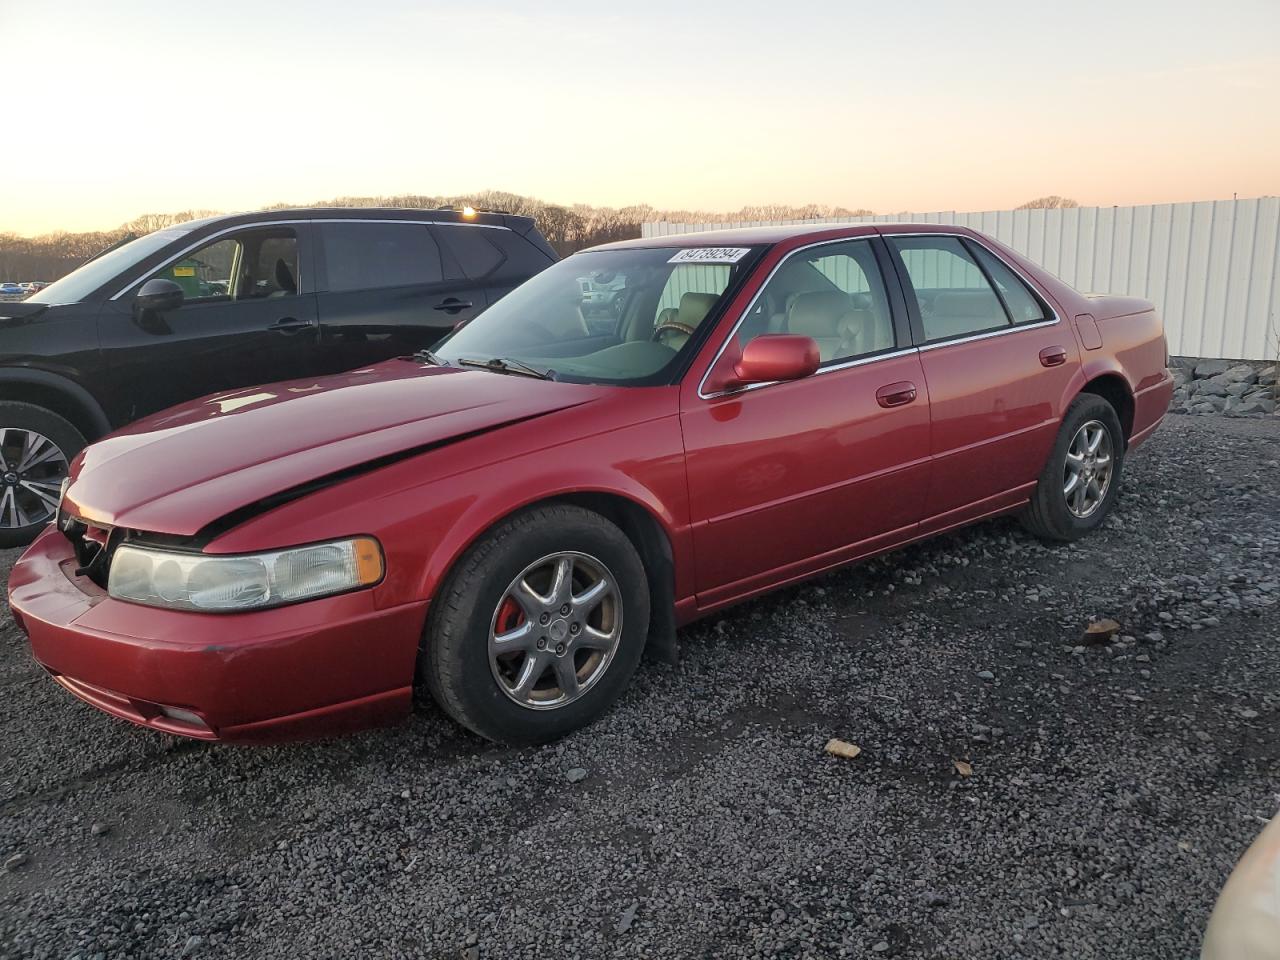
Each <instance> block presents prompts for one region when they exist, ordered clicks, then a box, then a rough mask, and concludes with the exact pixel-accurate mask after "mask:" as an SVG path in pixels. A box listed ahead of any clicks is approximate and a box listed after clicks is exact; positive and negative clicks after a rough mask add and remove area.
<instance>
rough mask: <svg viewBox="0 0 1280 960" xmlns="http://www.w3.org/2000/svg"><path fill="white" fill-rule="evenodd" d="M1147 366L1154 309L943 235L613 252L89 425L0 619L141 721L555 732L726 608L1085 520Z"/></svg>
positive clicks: (1135, 413)
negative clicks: (437, 720)
mask: <svg viewBox="0 0 1280 960" xmlns="http://www.w3.org/2000/svg"><path fill="white" fill-rule="evenodd" d="M595 288H607V289H609V290H611V291H614V292H615V293H616V296H615V300H614V304H615V306H614V309H613V310H612V311H610V316H608V317H607V318H601V317H599V316H596V315H595V314H594V313H592V314H591V315H590V316H588V315H586V314H584V312H583V309H582V307H583V302H584V297H585V296H587V293H586V292H585V291H589V290H591V289H595ZM1166 366H1167V356H1166V348H1165V341H1164V335H1163V332H1162V329H1161V324H1160V320H1159V319H1158V317H1157V315H1156V313H1155V311H1154V310H1153V308H1152V306H1151V304H1149V303H1147V302H1145V301H1142V300H1135V299H1131V298H1125V297H1086V296H1082V295H1081V294H1079V293H1077V292H1075V291H1074V290H1072V289H1071V288H1069V287H1067V286H1066V285H1064V284H1063V283H1062V282H1060V281H1059V280H1057V279H1055V278H1054V277H1052V276H1050V275H1048V274H1046V273H1045V272H1043V271H1042V270H1039V269H1037V268H1036V267H1035V266H1034V265H1033V264H1031V263H1029V262H1027V261H1026V260H1024V259H1023V258H1021V257H1020V256H1018V255H1017V254H1015V253H1014V252H1013V251H1011V250H1009V249H1007V248H1005V247H1003V246H1001V245H1000V244H998V243H996V242H994V241H992V240H991V239H989V238H987V237H984V236H982V235H980V234H977V233H974V232H972V231H969V230H965V229H959V228H954V227H947V226H940V225H928V224H900V225H889V224H866V225H841V226H831V225H821V226H804V227H799V226H789V227H773V228H760V229H749V230H734V231H725V232H717V233H705V234H694V235H688V236H682V237H660V238H652V239H645V240H636V241H628V242H623V243H617V244H611V245H608V246H603V247H597V248H595V249H592V250H588V251H586V252H583V253H579V254H577V255H575V256H572V257H569V258H568V259H566V260H564V261H562V262H560V263H558V264H556V265H554V266H552V267H550V268H549V269H547V270H546V271H545V272H543V273H541V274H539V275H538V276H536V277H534V278H533V279H531V280H529V281H528V282H527V283H525V284H524V285H523V286H522V287H520V288H518V289H517V290H516V291H514V292H513V293H511V294H509V295H508V296H507V297H506V298H504V299H503V300H501V301H499V302H498V303H497V304H495V305H494V306H493V307H491V308H490V309H489V310H488V311H486V312H485V313H483V314H482V315H480V316H479V317H477V318H476V319H475V320H473V321H471V322H470V323H468V324H467V325H465V326H463V327H461V328H460V329H458V330H456V331H455V332H454V333H453V334H451V335H450V336H449V337H448V338H447V339H446V340H445V341H444V342H442V343H441V344H439V345H437V346H436V348H435V350H434V352H429V351H424V352H422V353H420V354H418V355H416V356H413V357H405V358H402V359H398V360H392V361H388V362H386V363H383V364H380V365H378V366H374V367H369V368H367V369H360V370H354V371H352V372H350V373H347V374H344V375H340V376H336V377H332V378H328V379H323V380H319V381H298V382H287V383H277V384H271V385H268V386H263V387H258V388H254V389H250V390H241V391H238V392H235V393H229V394H222V395H216V396H212V397H208V398H206V399H203V400H198V401H195V402H192V403H189V404H186V405H184V406H181V407H177V408H174V409H172V410H169V411H167V412H165V413H162V414H159V415H157V416H155V417H152V418H151V419H148V420H145V421H143V422H140V423H137V424H135V425H133V426H132V427H129V428H128V429H126V430H123V431H121V432H119V433H116V434H114V435H112V436H110V437H107V438H106V439H104V440H102V441H101V442H99V443H95V444H94V445H92V446H90V447H89V448H88V449H86V450H85V451H84V452H83V453H82V454H81V455H80V456H79V457H77V458H76V461H75V463H74V464H73V465H72V469H71V478H70V480H69V481H68V486H67V487H66V488H65V490H64V494H63V497H62V500H61V504H60V509H59V511H58V517H57V520H56V522H55V524H54V525H51V526H50V527H49V528H48V529H47V530H46V531H45V532H44V533H43V534H41V536H40V537H39V538H38V539H37V540H36V541H35V543H34V544H32V546H31V547H30V548H29V549H28V551H27V552H26V554H25V555H24V556H23V558H22V559H21V561H19V563H18V564H17V565H16V566H15V567H14V570H13V575H12V577H11V578H10V581H9V591H10V603H11V605H12V608H13V611H14V615H15V617H16V618H17V620H18V622H19V623H20V624H21V625H22V627H23V628H24V629H25V630H26V631H27V633H28V634H29V636H30V640H31V646H32V650H33V652H34V654H35V657H36V659H37V660H38V661H39V662H40V663H41V664H43V665H44V666H45V667H46V668H47V669H48V671H49V673H50V675H51V676H52V677H53V678H54V680H56V681H57V682H58V683H59V684H61V685H62V686H63V687H65V688H66V689H67V690H69V691H70V692H71V693H73V694H75V695H76V696H78V697H80V698H81V699H83V700H86V701H88V702H89V703H91V704H93V705H94V706H97V707H99V708H101V709H102V710H105V711H107V712H108V713H112V714H114V715H116V716H118V717H123V718H125V719H127V720H131V721H133V722H135V723H139V724H144V725H146V726H149V727H153V728H155V729H158V730H164V731H167V732H170V733H176V734H182V735H185V736H190V737H198V738H203V739H208V740H272V739H285V738H292V737H301V736H314V735H319V734H329V733H334V732H340V731H344V730H350V729H353V728H357V727H361V726H366V725H370V724H376V723H386V722H390V721H393V720H396V719H397V718H400V717H402V716H404V715H405V714H406V713H407V712H408V711H409V710H410V706H411V703H412V694H413V691H414V687H415V686H416V685H421V686H423V687H425V688H426V689H427V690H429V691H430V692H431V693H432V694H433V695H434V696H435V698H436V699H437V700H438V701H439V703H440V704H441V706H442V707H443V708H444V709H445V710H446V711H447V712H448V713H449V714H450V715H451V716H452V717H454V718H455V719H456V720H457V721H458V722H459V723H461V724H463V725H465V726H466V727H468V728H470V729H471V730H473V731H475V732H477V733H479V734H481V735H482V736H485V737H489V738H492V739H495V740H500V741H506V742H510V743H531V742H538V741H545V740H548V739H551V738H554V737H557V736H559V735H562V734H564V733H565V732H566V731H569V730H572V729H574V728H575V727H578V726H580V725H582V724H584V723H587V722H588V721H590V720H591V719H592V718H593V717H595V716H596V715H598V714H599V713H600V712H601V711H603V710H604V709H606V708H607V707H608V706H609V704H610V703H611V702H612V701H613V700H614V699H615V698H616V697H618V695H619V694H620V693H621V692H622V690H623V689H624V688H625V687H626V685H627V683H628V682H629V680H630V679H631V676H632V674H633V673H634V671H635V670H636V666H637V664H638V663H639V660H640V656H641V652H642V651H643V649H644V647H645V645H646V644H647V643H648V644H655V645H662V646H669V645H671V644H673V643H674V637H675V630H676V628H677V627H678V626H680V625H681V624H684V623H687V622H689V621H691V620H693V619H694V618H696V617H699V616H702V615H704V614H707V613H710V612H711V611H714V610H718V609H720V608H721V607H724V606H726V605H727V604H731V603H736V602H738V601H740V600H744V599H746V598H748V597H753V596H756V595H757V594H760V593H762V592H764V591H766V590H771V589H774V588H776V587H780V586H783V585H784V584H789V583H794V582H796V581H798V580H801V579H803V578H805V577H811V576H813V575H815V574H818V573H821V572H822V571H824V570H829V569H831V568H832V567H835V566H838V565H840V564H846V563H849V562H851V561H855V560H859V559H861V558H865V557H869V556H871V555H874V554H878V553H883V552H884V551H886V550H892V549H894V548H895V547H900V546H902V545H903V544H907V543H910V542H912V541H915V540H919V539H921V538H924V537H928V536H931V535H933V534H936V533H940V532H942V531H945V530H951V529H954V528H955V527H958V526H961V525H964V524H968V523H972V522H974V521H976V520H981V519H983V518H984V517H992V516H995V515H998V514H1006V513H1016V514H1019V515H1021V516H1022V518H1023V519H1024V522H1025V524H1026V526H1027V527H1028V529H1029V530H1030V531H1031V532H1032V533H1034V534H1036V535H1038V536H1041V537H1046V538H1051V539H1057V540H1071V539H1074V538H1076V537H1080V536H1083V535H1084V534H1086V533H1088V532H1089V531H1090V530H1093V529H1094V528H1095V527H1097V526H1098V525H1099V524H1101V523H1102V522H1103V520H1104V518H1105V517H1106V515H1107V513H1108V511H1109V510H1110V508H1111V506H1112V503H1113V502H1114V500H1115V497H1116V495H1117V490H1118V487H1119V482H1120V473H1121V469H1122V467H1123V464H1124V458H1125V457H1126V456H1127V455H1128V453H1129V452H1130V451H1131V450H1132V449H1133V448H1134V447H1136V446H1137V445H1138V444H1139V443H1141V442H1142V441H1143V440H1144V439H1145V438H1146V437H1147V436H1149V435H1150V434H1151V432H1152V431H1153V430H1154V429H1155V428H1156V426H1157V425H1158V424H1159V422H1160V419H1161V417H1162V416H1163V415H1164V412H1165V409H1166V408H1167V406H1168V403H1169V399H1170V396H1171V393H1172V389H1173V385H1172V381H1171V378H1170V375H1169V372H1168V370H1167V369H1166Z"/></svg>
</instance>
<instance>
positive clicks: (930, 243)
mask: <svg viewBox="0 0 1280 960" xmlns="http://www.w3.org/2000/svg"><path fill="white" fill-rule="evenodd" d="M885 239H886V240H888V241H889V245H890V247H892V248H893V249H894V250H896V251H897V252H898V255H899V256H900V257H901V258H902V264H903V266H904V267H906V271H907V276H908V277H909V278H910V280H911V286H912V288H913V290H914V291H915V295H916V302H917V303H918V304H919V306H920V320H921V323H922V324H923V325H924V335H925V339H926V340H927V341H930V342H932V341H935V340H949V339H951V338H952V337H962V336H965V335H967V334H973V333H984V332H986V331H989V330H998V329H1000V328H1001V327H1007V326H1009V315H1008V313H1006V312H1005V308H1004V304H1003V303H1002V302H1001V300H1000V298H999V296H997V294H996V292H995V290H993V289H992V287H991V284H990V283H988V282H987V278H986V275H985V274H984V273H983V272H982V270H981V268H979V266H978V264H977V262H976V261H975V260H974V259H973V257H972V256H971V255H970V253H969V251H968V249H967V248H966V247H965V245H964V244H963V243H961V242H960V240H959V238H957V237H946V236H937V237H892V236H890V237H886V238H885Z"/></svg>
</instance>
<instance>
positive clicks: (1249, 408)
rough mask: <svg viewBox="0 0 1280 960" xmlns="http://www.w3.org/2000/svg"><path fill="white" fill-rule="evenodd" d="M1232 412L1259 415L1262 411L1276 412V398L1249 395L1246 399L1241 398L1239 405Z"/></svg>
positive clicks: (1242, 414)
mask: <svg viewBox="0 0 1280 960" xmlns="http://www.w3.org/2000/svg"><path fill="white" fill-rule="evenodd" d="M1231 412H1232V413H1236V414H1239V415H1241V416H1249V415H1257V414H1260V413H1275V412H1276V402H1275V401H1274V400H1269V399H1267V398H1266V397H1247V398H1245V399H1244V400H1241V401H1240V403H1239V405H1238V406H1236V407H1235V408H1234V409H1233V410H1232V411H1231Z"/></svg>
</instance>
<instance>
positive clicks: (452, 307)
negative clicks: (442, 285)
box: [431, 297, 471, 313]
mask: <svg viewBox="0 0 1280 960" xmlns="http://www.w3.org/2000/svg"><path fill="white" fill-rule="evenodd" d="M431 309H432V310H443V311H444V312H445V313H457V312H458V311H460V310H470V309H471V301H470V300H459V299H458V298H457V297H446V298H445V299H444V300H441V301H440V302H439V303H437V304H436V305H435V306H434V307H432V308H431Z"/></svg>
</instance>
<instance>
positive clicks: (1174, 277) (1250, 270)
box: [642, 197, 1280, 360]
mask: <svg viewBox="0 0 1280 960" xmlns="http://www.w3.org/2000/svg"><path fill="white" fill-rule="evenodd" d="M899 220H908V221H916V222H926V223H951V224H958V225H960V226H965V227H971V228H973V229H974V230H980V231H982V232H983V233H986V234H989V235H990V236H993V237H995V238H996V239H997V240H999V241H1000V242H1002V243H1005V244H1007V245H1009V246H1010V247H1012V248H1013V249H1015V250H1017V251H1018V252H1019V253H1021V254H1023V255H1024V256H1026V257H1028V258H1030V259H1031V260H1033V261H1035V262H1036V263H1038V264H1040V265H1041V266H1043V267H1045V268H1046V269H1047V270H1049V271H1051V272H1052V273H1054V274H1056V275H1057V276H1059V277H1061V278H1062V279H1063V280H1065V281H1066V282H1067V283H1069V284H1071V285H1072V286H1073V287H1075V288H1076V289H1078V290H1082V291H1086V292H1095V293H1119V294H1128V295H1130V296H1136V297H1145V298H1146V299H1148V300H1151V301H1152V302H1154V303H1155V305H1156V307H1157V308H1158V309H1159V310H1160V313H1161V316H1162V317H1163V318H1164V325H1165V331H1166V333H1167V335H1168V338H1169V351H1170V353H1172V354H1174V355H1175V356H1186V357H1220V358H1226V359H1247V360H1264V359H1266V360H1273V359H1276V357H1277V353H1280V197H1262V198H1261V199H1256V200H1205V201H1200V202H1195V203H1166V204H1156V205H1153V206H1145V207H1073V208H1070V209H1066V210H993V211H986V212H983V213H955V212H948V213H901V214H894V215H892V216H876V217H839V218H833V219H830V220H794V221H751V222H735V223H666V222H659V223H646V224H644V225H643V226H642V235H643V236H646V237H660V236H668V235H678V234H682V233H693V232H696V231H701V230H718V229H721V228H724V227H747V226H766V225H776V224H780V223H864V222H892V221H899Z"/></svg>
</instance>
